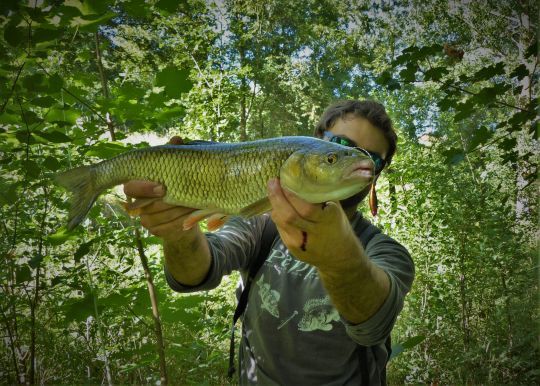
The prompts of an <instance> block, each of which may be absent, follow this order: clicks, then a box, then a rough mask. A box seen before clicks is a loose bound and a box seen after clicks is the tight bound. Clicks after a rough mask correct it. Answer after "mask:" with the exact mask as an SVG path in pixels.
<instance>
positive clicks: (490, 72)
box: [472, 62, 504, 81]
mask: <svg viewBox="0 0 540 386" xmlns="http://www.w3.org/2000/svg"><path fill="white" fill-rule="evenodd" d="M503 74H504V63H503V62H499V63H497V64H494V65H492V66H488V67H484V68H482V69H480V70H478V71H477V72H476V73H475V74H474V75H473V76H472V79H474V80H475V81H480V80H487V79H491V78H493V77H494V76H496V75H503Z"/></svg>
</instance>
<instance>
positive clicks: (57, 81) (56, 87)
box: [48, 74, 64, 94]
mask: <svg viewBox="0 0 540 386" xmlns="http://www.w3.org/2000/svg"><path fill="white" fill-rule="evenodd" d="M63 84H64V81H63V80H62V78H61V77H60V75H58V74H54V75H51V76H50V77H49V90H48V91H49V93H53V94H54V93H57V92H59V91H60V90H61V89H62V86H63Z"/></svg>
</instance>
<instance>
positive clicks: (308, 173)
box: [54, 136, 374, 230]
mask: <svg viewBox="0 0 540 386" xmlns="http://www.w3.org/2000/svg"><path fill="white" fill-rule="evenodd" d="M275 177H279V179H280V183H281V186H282V187H283V188H285V189H287V190H289V191H290V192H292V193H294V194H296V195H297V196H299V197H300V198H302V199H303V200H305V201H307V202H310V203H314V204H315V203H324V202H327V201H339V200H342V199H345V198H348V197H350V196H352V195H354V194H356V193H358V192H359V191H361V190H362V189H364V188H365V187H366V186H368V185H369V184H370V183H371V182H372V180H373V178H374V163H373V161H372V160H371V158H370V157H369V155H367V154H365V153H364V152H361V151H359V150H357V149H354V148H350V147H346V146H343V145H340V144H336V143H332V142H328V141H324V140H321V139H318V138H314V137H302V136H292V137H278V138H269V139H261V140H256V141H249V142H237V143H205V142H204V141H196V142H195V143H194V144H189V143H188V144H182V145H162V146H153V147H148V148H144V149H135V150H130V151H127V152H125V153H122V154H120V155H117V156H116V157H113V158H111V159H108V160H105V161H101V162H99V163H95V164H92V165H86V166H80V167H76V168H73V169H70V170H67V171H64V172H61V173H59V174H57V175H56V176H55V177H54V179H55V182H56V183H57V184H59V185H60V186H62V187H64V188H65V189H66V190H67V191H68V192H70V193H71V198H70V209H69V214H68V223H67V229H68V230H72V229H74V228H75V227H76V226H77V225H79V224H80V223H81V222H82V221H83V220H84V219H85V218H86V216H87V214H88V212H89V210H90V209H91V208H92V206H93V204H94V203H95V201H96V199H97V198H98V197H99V196H100V195H101V194H102V193H104V192H105V191H106V190H107V189H109V188H112V187H114V186H116V185H120V184H123V183H126V182H128V181H130V180H144V181H153V182H157V183H159V184H162V185H163V186H164V187H165V195H164V196H163V197H161V198H159V199H162V200H163V201H164V202H165V203H167V204H171V205H179V206H184V207H189V208H193V209H196V210H195V211H194V212H193V213H192V214H191V215H190V216H189V217H188V218H187V219H186V221H185V223H184V229H189V228H190V227H191V226H193V225H194V224H195V223H197V222H199V221H201V220H204V219H208V228H209V229H217V228H219V226H221V225H223V224H224V223H225V222H226V221H227V219H228V218H230V216H233V215H238V216H242V217H245V218H249V217H252V216H255V215H259V214H263V213H265V212H268V211H270V210H271V205H270V201H269V199H268V193H267V183H268V180H270V179H272V178H275ZM153 200H156V199H139V200H136V201H135V203H134V205H132V206H130V207H129V208H128V209H131V210H135V209H136V208H137V207H140V206H143V205H147V204H148V203H150V202H152V201H153Z"/></svg>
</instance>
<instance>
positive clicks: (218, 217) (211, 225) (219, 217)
mask: <svg viewBox="0 0 540 386" xmlns="http://www.w3.org/2000/svg"><path fill="white" fill-rule="evenodd" d="M230 217H231V216H230V215H228V214H223V213H215V214H213V215H212V216H210V217H209V218H208V223H207V225H208V230H209V231H211V232H213V231H216V230H218V229H219V228H221V227H222V226H223V225H225V223H226V222H227V221H229V218H230Z"/></svg>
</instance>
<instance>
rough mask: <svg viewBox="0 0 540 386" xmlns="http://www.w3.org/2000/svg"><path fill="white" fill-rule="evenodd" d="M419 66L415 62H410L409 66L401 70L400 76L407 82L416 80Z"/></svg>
mask: <svg viewBox="0 0 540 386" xmlns="http://www.w3.org/2000/svg"><path fill="white" fill-rule="evenodd" d="M417 70H418V66H417V65H416V64H414V63H408V64H407V67H405V68H404V69H403V70H401V71H400V73H399V76H400V77H401V79H403V81H405V82H414V81H415V80H416V71H417Z"/></svg>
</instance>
